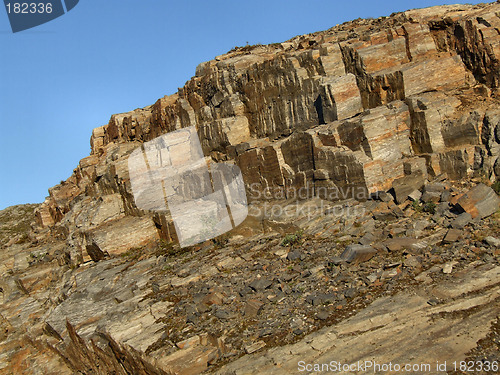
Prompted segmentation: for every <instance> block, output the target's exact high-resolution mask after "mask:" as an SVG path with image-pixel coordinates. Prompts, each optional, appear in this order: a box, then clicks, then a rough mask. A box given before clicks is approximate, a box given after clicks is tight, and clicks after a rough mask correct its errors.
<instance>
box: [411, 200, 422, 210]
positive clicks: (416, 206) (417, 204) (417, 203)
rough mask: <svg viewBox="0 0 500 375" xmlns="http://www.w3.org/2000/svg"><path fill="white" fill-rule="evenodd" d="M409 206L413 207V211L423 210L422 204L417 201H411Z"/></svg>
mask: <svg viewBox="0 0 500 375" xmlns="http://www.w3.org/2000/svg"><path fill="white" fill-rule="evenodd" d="M411 207H412V208H413V210H414V211H415V212H422V211H423V209H424V208H423V207H422V205H421V204H420V202H419V201H413V203H412V204H411Z"/></svg>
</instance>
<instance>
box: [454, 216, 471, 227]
mask: <svg viewBox="0 0 500 375" xmlns="http://www.w3.org/2000/svg"><path fill="white" fill-rule="evenodd" d="M471 221H472V216H471V214H470V213H468V212H464V213H462V214H460V215H458V216H457V217H456V218H455V220H453V221H452V222H451V224H450V226H451V227H452V228H455V229H463V228H464V227H465V226H466V225H467V224H469V223H470V222H471Z"/></svg>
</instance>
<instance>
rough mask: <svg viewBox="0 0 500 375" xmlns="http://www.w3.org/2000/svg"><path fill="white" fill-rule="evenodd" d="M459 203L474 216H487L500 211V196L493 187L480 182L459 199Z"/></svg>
mask: <svg viewBox="0 0 500 375" xmlns="http://www.w3.org/2000/svg"><path fill="white" fill-rule="evenodd" d="M457 205H458V206H459V207H460V208H461V209H462V210H464V211H465V212H468V213H469V214H470V215H471V216H472V218H476V217H479V218H481V219H482V218H485V217H487V216H490V215H492V214H494V213H495V212H497V211H498V208H499V206H500V198H499V197H498V196H497V195H496V193H495V192H494V191H493V189H492V188H490V187H488V186H486V185H484V184H479V185H477V186H475V187H474V188H472V189H471V190H470V191H468V192H467V193H466V194H464V195H463V196H462V197H460V198H459V199H458V202H457Z"/></svg>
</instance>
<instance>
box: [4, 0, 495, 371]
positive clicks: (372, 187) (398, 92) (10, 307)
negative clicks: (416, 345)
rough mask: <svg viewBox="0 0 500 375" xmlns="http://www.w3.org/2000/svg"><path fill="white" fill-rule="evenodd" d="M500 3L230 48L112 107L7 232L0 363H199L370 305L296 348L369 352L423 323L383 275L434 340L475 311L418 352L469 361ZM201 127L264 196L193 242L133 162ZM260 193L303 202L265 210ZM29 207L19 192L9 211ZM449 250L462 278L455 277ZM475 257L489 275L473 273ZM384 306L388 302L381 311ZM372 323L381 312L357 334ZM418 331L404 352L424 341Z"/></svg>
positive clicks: (487, 246)
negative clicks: (139, 189) (65, 171)
mask: <svg viewBox="0 0 500 375" xmlns="http://www.w3.org/2000/svg"><path fill="white" fill-rule="evenodd" d="M498 14H500V5H499V4H483V5H476V6H472V5H460V6H459V5H455V6H443V7H434V8H428V9H422V10H411V11H407V12H403V13H398V14H393V15H391V16H390V17H382V18H379V19H371V20H356V21H352V22H348V23H345V24H342V25H338V26H335V27H332V28H331V29H329V30H326V31H322V32H317V33H314V34H309V35H303V36H298V37H295V38H293V39H291V40H289V41H287V42H284V43H276V44H272V45H266V46H261V45H258V46H246V47H236V48H234V49H233V50H232V51H230V52H228V53H227V54H225V55H222V56H218V57H216V58H215V59H214V60H212V61H208V62H205V63H202V64H200V65H199V66H198V67H197V68H196V74H195V76H194V77H193V78H191V79H190V80H189V81H188V82H187V83H186V84H185V85H184V87H182V88H180V89H179V91H178V92H177V93H176V94H174V95H171V96H166V97H163V98H161V99H159V100H158V101H157V102H156V103H154V104H153V105H151V106H148V107H146V108H142V109H136V110H134V111H132V112H128V113H123V114H117V115H113V116H111V119H110V121H109V123H108V124H107V125H104V126H101V127H98V128H96V129H94V131H93V132H92V136H91V139H90V146H91V154H90V156H88V157H86V158H84V159H82V160H81V161H80V163H79V165H78V166H77V167H76V168H75V170H74V171H73V174H72V175H71V177H69V178H68V179H67V180H66V181H64V182H62V183H61V184H60V185H57V186H55V187H53V188H51V189H49V197H47V199H46V200H45V202H44V203H42V204H41V205H40V206H38V207H37V208H36V209H35V212H34V214H33V215H34V219H35V221H34V223H33V225H32V229H31V231H30V232H29V234H28V233H27V232H28V231H27V229H26V228H25V227H26V225H27V224H26V223H25V222H23V223H21V224H22V225H21V227H22V228H24V229H23V231H22V233H21V234H19V233H16V235H13V234H10V232H5V233H7V235H6V236H5V241H4V240H3V237H2V241H3V242H5V243H4V244H3V246H4V248H5V249H7V250H6V251H5V253H4V257H3V260H2V262H3V263H2V267H3V268H2V272H3V274H4V276H5V280H4V281H3V284H2V285H3V286H2V289H1V292H2V296H3V297H2V306H3V307H4V309H3V310H2V316H0V319H1V321H0V323H1V326H2V329H3V331H5V332H4V333H3V337H0V338H1V339H2V340H3V341H2V344H1V345H2V346H1V347H0V351H1V353H2V354H1V356H2V358H4V360H3V362H4V365H2V366H3V367H2V368H1V369H0V371H3V372H4V373H44V374H47V373H72V372H74V371H78V372H79V373H88V374H90V373H99V374H108V373H119V374H122V373H123V374H165V373H166V374H168V373H176V374H194V373H200V372H202V371H205V370H207V369H208V370H211V369H214V368H216V367H214V366H218V365H220V364H223V363H226V362H229V361H231V360H233V359H235V358H237V357H239V356H241V355H242V354H244V353H245V352H246V353H247V354H251V353H253V352H255V351H258V350H262V348H264V347H266V346H276V345H279V344H284V343H287V344H292V343H294V342H296V341H297V340H300V339H302V338H304V337H306V338H304V339H303V340H313V338H309V339H307V337H308V336H305V335H306V334H308V333H310V332H314V331H316V330H317V329H319V328H321V327H323V326H324V325H327V326H331V325H332V324H336V323H338V322H341V321H343V320H344V319H345V318H346V317H348V316H349V315H352V314H353V313H354V312H355V311H357V310H360V309H365V310H362V311H364V313H362V314H365V315H360V316H358V317H357V318H356V317H354V318H352V319H351V320H348V321H347V323H339V324H340V325H338V326H336V327H337V328H334V329H333V331H329V330H328V329H325V331H324V332H323V333H322V335H323V336H320V335H319V334H316V336H313V337H322V339H321V340H320V341H321V343H320V342H319V341H317V342H316V344H315V345H316V347H315V346H314V345H313V346H312V348H313V349H312V350H313V352H315V353H316V354H317V355H316V354H315V355H314V356H312V354H311V353H309V354H304V355H305V356H309V357H308V358H309V360H311V359H312V358H313V357H314V358H316V357H318V358H319V356H320V354H321V356H323V358H326V359H329V358H333V357H334V356H336V355H339V356H343V355H345V353H344V352H345V350H344V352H342V350H340V348H339V345H341V346H342V347H344V346H348V345H353V346H352V348H354V349H353V350H356V352H357V353H358V357H356V356H351V357H352V358H351V357H349V358H350V360H353V361H354V360H355V359H356V358H362V357H363V356H365V355H368V353H364V352H363V350H361V348H360V344H359V343H360V342H363V340H364V339H365V337H367V339H369V340H388V337H390V335H392V334H395V333H394V332H397V331H398V330H402V329H406V328H407V327H408V326H409V324H410V320H408V321H405V322H406V323H405V322H400V323H398V324H400V325H399V326H398V325H394V324H393V320H392V318H389V316H391V315H390V314H391V313H390V311H389V312H387V311H385V312H384V311H382V310H383V309H382V308H381V307H380V306H382V305H384V304H386V303H388V302H387V301H386V299H388V298H389V297H387V296H385V297H384V295H386V294H387V293H389V294H390V293H393V295H394V296H396V297H394V298H396V299H398V300H410V302H411V303H409V307H408V306H407V307H406V308H408V309H409V310H408V316H412V317H414V319H416V320H418V319H420V321H419V322H420V323H419V324H421V326H422V327H423V328H421V330H422V331H426V330H427V331H426V332H428V334H429V336H430V337H438V335H439V330H440V329H442V330H445V329H448V328H449V327H451V326H452V324H451V323H450V321H449V320H448V321H446V320H443V321H446V322H445V323H443V324H442V325H437V326H435V327H434V326H433V327H430V326H429V319H431V317H435V316H452V317H455V316H457V314H458V315H460V314H465V315H467V317H468V319H470V320H471V321H473V320H474V319H475V318H477V319H479V321H480V322H481V325H476V326H474V329H472V330H471V331H470V332H467V329H468V327H470V325H464V326H463V327H462V326H460V327H458V326H457V327H456V330H457V332H458V333H457V334H464V335H465V334H466V333H467V334H468V338H467V340H464V341H463V342H462V344H461V345H458V346H453V345H452V343H451V341H450V340H448V339H443V340H441V341H440V340H437V339H436V343H435V344H434V346H432V345H431V346H429V348H430V349H429V350H428V351H422V352H421V353H420V354H419V355H420V357H418V358H419V359H420V360H421V361H423V360H424V359H425V355H430V354H433V353H434V354H436V353H439V359H443V358H446V359H448V360H450V359H451V358H450V353H451V354H452V356H456V357H457V359H456V360H460V359H465V358H466V354H467V353H468V352H469V351H471V350H474V347H475V345H476V341H477V340H480V339H485V337H486V336H487V335H488V332H489V327H490V325H491V324H492V322H493V321H494V318H495V317H496V315H495V314H497V312H498V308H497V307H498V302H499V297H498V293H499V292H498V281H500V279H498V277H499V275H500V273H499V272H498V269H499V267H500V265H499V255H500V253H499V251H498V246H500V245H499V242H500V241H499V240H498V239H497V238H496V237H495V236H496V235H498V230H499V227H498V214H496V212H497V210H498V207H499V201H500V200H499V198H498V197H497V195H496V194H495V193H494V191H493V190H492V189H491V188H490V187H488V186H489V185H492V184H495V183H496V182H497V181H498V180H499V179H500V107H499V95H500V91H499V89H500V87H499V85H500V82H499V78H500V72H499V59H500V31H499V30H500V16H498ZM189 126H195V127H196V129H197V132H198V136H199V138H200V140H201V145H202V148H203V152H204V155H205V158H206V160H207V162H208V163H209V164H210V163H214V162H215V163H217V162H227V163H233V164H235V165H237V166H239V168H240V169H241V171H242V175H243V180H244V182H245V185H246V188H247V189H246V190H247V199H248V201H249V202H250V208H258V211H259V212H260V213H259V214H257V215H252V210H251V209H250V215H249V217H248V218H247V220H246V221H245V222H244V223H243V224H242V225H241V226H240V227H238V228H237V229H236V230H235V231H233V232H232V233H231V236H230V237H231V238H228V237H223V238H217V239H214V240H213V241H209V242H208V243H205V244H201V245H199V246H195V247H191V248H189V249H184V250H182V249H180V248H179V247H178V246H177V245H176V235H175V229H174V225H173V222H172V218H171V215H170V213H169V212H166V213H165V212H162V213H158V212H156V213H154V212H147V211H144V210H141V209H139V208H138V207H137V206H136V203H135V201H134V197H133V194H132V188H131V184H130V177H129V174H128V167H127V159H128V156H129V155H130V154H131V153H132V151H133V150H134V149H136V148H137V147H139V146H140V145H141V144H143V143H144V142H147V141H150V140H152V139H154V138H156V137H158V136H159V135H162V134H164V133H167V132H171V131H174V130H178V129H181V128H185V127H189ZM497 186H498V183H497ZM298 191H300V192H302V193H303V194H302V195H301V196H297V192H298ZM268 202H272V203H273V204H274V207H276V205H279V206H280V207H283V208H286V207H290V205H291V203H292V202H293V204H294V205H295V206H294V207H295V211H294V213H293V214H292V215H291V216H287V215H284V214H283V210H281V211H280V214H277V213H276V212H271V213H267V212H266V211H265V210H264V211H263V207H266V206H265V205H266V204H267V203H268ZM29 209H32V208H26V210H28V211H29ZM18 210H20V208H19V209H18ZM16 212H17V211H13V212H11V211H8V212H7V211H6V214H5V215H7V216H8V217H9V220H7V221H8V223H9V225H10V226H12V225H18V224H16V223H17V222H15V221H13V219H12V218H11V216H12V215H14V216H16ZM263 212H264V213H263ZM27 217H29V216H27ZM286 233H288V234H286ZM285 235H286V236H285ZM16 236H17V237H16ZM283 236H285V237H283ZM332 257H333V258H332ZM453 269H458V270H459V271H460V272H461V273H460V272H459V273H458V276H457V277H456V280H455V282H456V283H458V284H460V285H463V290H466V291H467V292H466V294H465V295H462V294H461V293H459V291H457V292H452V291H450V290H449V288H448V287H443V286H442V285H451V284H453V280H452V279H451V280H450V279H445V280H444V279H443V278H446V277H448V276H449V275H450V274H452V270H453ZM469 271H470V273H477V274H478V275H480V274H482V273H488V275H489V277H488V279H487V280H486V279H485V280H483V281H482V282H478V283H476V284H474V285H473V286H471V285H470V284H471V283H474V278H472V279H471V278H470V277H468V276H467V274H468V273H469ZM419 277H420V279H418V278H419ZM450 277H451V276H450ZM492 280H493V281H494V282H493V281H492ZM419 283H424V286H423V287H418V285H420V284H419ZM441 284H442V285H441ZM440 285H441V286H440ZM402 287H405V288H409V290H418V291H419V293H420V294H419V297H418V298H417V297H415V298H413V297H411V293H410V292H407V294H397V292H398V290H399V289H400V288H402ZM411 288H414V289H411ZM440 288H441V289H440ZM321 290H322V291H324V292H321V293H319V291H321ZM408 293H410V294H408ZM384 298H385V299H384ZM374 300H375V301H379V302H376V303H375V302H374V303H373V306H371V307H366V306H368V305H370V304H371V303H372V302H373V301H374ZM384 301H385V302H384ZM427 301H431V303H430V305H431V306H432V308H431V307H427V306H428V305H429V304H427ZM432 301H434V302H432ZM436 301H437V302H436ZM436 304H440V305H439V306H438V307H434V305H436ZM318 306H319V307H321V309H319V310H318ZM391 306H392V308H393V309H396V310H397V309H399V307H398V306H399V305H398V304H397V303H395V304H392V305H391ZM483 306H490V307H489V308H484V309H482V307H483ZM491 306H493V307H491ZM370 309H371V310H370ZM377 309H378V310H377ZM380 309H382V310H380ZM467 309H468V310H467ZM471 309H472V310H471ZM474 309H475V310H474ZM396 310H394V311H396ZM466 310H467V311H466ZM464 311H466V312H464ZM370 314H372V315H373V316H379V315H380V316H385V315H384V314H386V315H387V316H386V318H387V319H386V318H383V319H382V318H381V320H380V325H379V326H373V327H371V326H370V324H371V325H373V324H372V323H370V324H368V323H367V319H368V320H369V321H370V322H372V320H371V318H369V317H370V316H372V315H370ZM446 314H448V315H446ZM454 314H455V315H454ZM465 315H464V316H465ZM366 316H368V318H366ZM363 319H365V320H363ZM443 319H444V318H443ZM28 321H32V322H33V325H32V326H27V325H26V324H25V323H26V322H28ZM350 322H352V324H353V326H349V324H351V323H350ZM365 323H366V324H368V326H370V327H371V328H369V329H368V331H367V332H369V331H370V330H371V329H376V328H377V327H386V328H384V333H383V334H381V335H380V336H377V335H376V334H375V335H374V336H369V335H368V334H366V335H365V336H361V337H360V338H359V340H358V341H352V340H351V341H349V340H348V337H350V336H352V335H355V334H357V333H359V332H358V331H359V329H358V328H356V329H355V328H353V327H358V326H359V327H360V326H362V325H363V324H365ZM342 324H344V325H342ZM356 324H357V325H356ZM405 324H406V325H405ZM471 324H472V323H471ZM425 327H427V328H425ZM429 327H430V328H429ZM360 329H361V328H360ZM3 331H2V332H3ZM339 332H341V333H339ZM492 332H493V333H491V334H490V336H491V335H493V336H491V337H493V339H491V340H494V339H495V337H496V336H495V337H494V334H495V333H494V331H492ZM495 332H496V331H495ZM318 335H319V336H318ZM325 335H327V336H328V335H329V336H328V337H330V339H328V338H327V336H325ZM332 335H333V336H332ZM334 336H335V337H336V339H335V340H337V339H338V343H337V344H332V345H329V344H328V345H327V344H325V343H324V342H325V341H328V340H334V339H333V338H332V337H334ZM405 337H406V338H407V339H409V336H405ZM315 340H316V339H315ZM342 340H343V341H342ZM491 340H490V343H491ZM310 342H313V343H314V341H309V343H310ZM332 342H333V341H332ZM438 343H440V344H441V345H445V346H447V345H448V346H450V345H451V346H453V348H452V349H453V350H451V349H450V350H449V351H448V352H447V353H448V354H446V353H445V352H446V351H445V350H443V351H441V352H439V350H438V347H437V345H438ZM295 345H299V346H296V347H295V348H299V349H297V350H298V351H297V353H300V350H303V351H304V353H306V352H307V351H310V350H311V348H310V346H308V345H306V346H305V347H304V346H302V347H301V346H300V345H301V344H300V342H299V343H297V344H295ZM335 345H337V352H331V351H330V349H332V348H333V347H334V346H335ZM384 348H385V349H384V350H386V351H387V352H390V353H396V350H395V348H392V347H384ZM406 349H407V350H406V352H405V350H402V352H401V353H399V354H398V356H399V357H398V358H399V359H401V360H402V359H404V357H405V356H404V355H403V354H404V353H406V354H408V352H413V353H416V352H415V350H414V349H411V348H410V347H406ZM286 350H288V349H286ZM290 350H291V351H290V352H292V351H293V350H295V349H293V348H292V349H290ZM332 350H333V349H332ZM478 350H479V349H478ZM470 353H473V352H470ZM470 353H469V354H467V355H472V354H470ZM481 353H484V351H483V352H481ZM311 356H312V357H311ZM245 358H246V357H245ZM252 358H253V357H251V358H250V359H242V360H238V361H237V362H234V363H233V364H231V366H233V367H231V366H229V367H227V368H223V369H222V370H221V371H222V373H234V371H236V373H240V372H238V371H241V373H247V372H248V373H251V371H252V369H254V368H261V369H262V373H264V372H266V373H267V372H269V371H277V373H290V372H287V371H292V370H290V369H288V367H287V366H289V364H288V365H286V366H285V365H284V366H281V365H277V364H276V360H273V358H274V357H272V355H270V354H266V356H262V357H260V356H259V357H258V358H257V359H252ZM259 358H260V359H259ZM363 358H366V357H363ZM383 358H384V360H387V361H389V360H391V359H394V358H393V357H391V356H390V355H385V356H384V357H383ZM492 358H493V357H492ZM260 360H265V361H266V362H265V363H261V362H259V361H260ZM290 360H291V359H290ZM245 361H246V362H245ZM248 361H249V362H248ZM273 361H274V364H270V363H271V362H273ZM278 362H279V361H278ZM327 362H328V361H327ZM235 366H236V367H235ZM259 366H260V367H259ZM273 366H274V367H273ZM276 366H277V367H276ZM277 369H281V370H277ZM224 371H226V372H224ZM231 371H233V372H231ZM280 371H282V372H280Z"/></svg>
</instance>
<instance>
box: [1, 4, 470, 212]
mask: <svg viewBox="0 0 500 375" xmlns="http://www.w3.org/2000/svg"><path fill="white" fill-rule="evenodd" d="M468 2H469V3H479V1H470V0H469V1H468ZM453 3H457V1H446V0H441V1H433V0H419V1H412V0H398V1H393V0H391V1H383V2H374V1H373V0H368V1H362V0H351V1H349V2H343V1H342V2H340V1H328V0H322V1H319V0H312V1H307V2H306V1H296V0H287V1H284V0H279V1H272V0H267V1H260V0H259V1H253V2H239V1H234V0H232V1H198V0H189V1H177V2H173V1H167V0H80V3H79V4H78V5H77V6H76V7H75V8H74V9H73V10H71V11H70V12H68V13H67V14H66V15H64V16H62V17H59V18H57V19H55V20H53V21H51V22H48V23H46V24H43V25H40V26H38V27H36V28H33V29H29V30H26V31H22V32H19V33H16V34H13V33H12V32H11V29H10V26H9V23H8V18H7V13H6V11H5V10H4V8H2V9H0V87H1V90H0V128H1V129H0V139H1V141H0V142H1V144H0V176H1V180H0V181H1V184H0V209H3V208H5V207H8V206H11V205H14V204H20V203H38V202H42V201H43V200H44V198H45V196H47V195H48V192H47V189H48V188H49V187H51V186H54V185H56V184H57V183H59V182H60V181H61V180H65V179H66V178H68V177H69V176H70V175H71V173H72V171H73V169H74V168H75V167H76V166H77V164H78V161H79V160H80V159H81V158H83V157H85V156H88V155H89V153H90V145H89V139H90V134H91V131H92V129H93V128H95V127H98V126H101V125H104V124H106V123H107V122H108V120H109V118H110V116H111V114H113V113H120V112H126V111H130V110H133V109H135V108H139V107H144V106H147V105H149V104H153V103H154V102H155V101H156V100H157V99H158V98H160V97H162V96H164V95H167V94H172V93H174V92H176V91H177V88H178V87H181V86H183V85H184V83H185V82H186V81H187V80H188V79H189V78H190V77H191V76H192V75H194V72H195V68H196V65H198V64H199V63H200V62H203V61H207V60H210V59H212V58H214V57H215V56H217V55H220V54H222V53H224V52H227V51H228V50H230V49H231V48H233V47H234V46H244V45H245V44H246V43H247V42H248V43H249V44H256V43H262V44H267V43H275V42H282V41H285V40H287V39H290V38H292V37H294V36H296V35H300V34H305V33H310V32H314V31H319V30H324V29H328V28H330V27H332V26H334V25H336V24H339V23H342V22H345V21H349V20H352V19H356V18H358V17H361V18H366V17H379V16H387V15H390V14H391V13H393V12H397V11H403V10H407V9H411V8H421V7H427V6H432V5H440V4H453Z"/></svg>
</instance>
